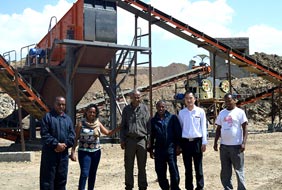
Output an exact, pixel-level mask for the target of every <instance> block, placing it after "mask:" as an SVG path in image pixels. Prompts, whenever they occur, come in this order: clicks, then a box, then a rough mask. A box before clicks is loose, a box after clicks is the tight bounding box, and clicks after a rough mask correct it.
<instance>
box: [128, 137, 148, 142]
mask: <svg viewBox="0 0 282 190" xmlns="http://www.w3.org/2000/svg"><path fill="white" fill-rule="evenodd" d="M128 138H130V139H134V140H138V141H140V140H143V139H145V137H131V136H128Z"/></svg>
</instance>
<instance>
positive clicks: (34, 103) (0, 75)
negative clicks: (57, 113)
mask: <svg viewBox="0 0 282 190" xmlns="http://www.w3.org/2000/svg"><path fill="white" fill-rule="evenodd" d="M0 87H1V88H2V89H3V90H4V91H5V92H6V93H7V94H9V96H11V97H12V98H13V99H14V100H19V101H20V104H21V106H22V108H23V109H24V110H25V111H27V112H28V113H29V114H31V115H33V116H34V117H35V118H36V119H41V118H42V117H43V115H44V114H45V113H46V112H48V111H49V108H48V107H47V106H46V104H45V103H44V102H43V100H42V99H41V98H40V95H39V94H38V93H37V92H36V91H35V90H34V89H33V88H32V87H31V86H30V85H29V84H28V83H27V82H26V81H25V80H24V78H23V77H22V76H21V75H20V74H19V73H18V72H17V70H15V69H14V68H13V67H12V66H11V65H9V64H8V62H7V61H6V60H5V59H4V58H3V57H2V55H0ZM17 89H18V90H17Z"/></svg>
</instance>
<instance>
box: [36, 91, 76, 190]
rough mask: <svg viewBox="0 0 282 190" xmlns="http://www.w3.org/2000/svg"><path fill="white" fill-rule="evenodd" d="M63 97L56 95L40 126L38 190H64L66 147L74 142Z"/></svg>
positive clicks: (73, 134) (66, 165) (66, 164)
mask: <svg viewBox="0 0 282 190" xmlns="http://www.w3.org/2000/svg"><path fill="white" fill-rule="evenodd" d="M65 108H66V100H65V98H63V97H61V96H59V97H56V99H55V103H54V109H52V110H51V111H50V112H49V113H47V114H45V116H44V117H43V119H42V126H41V131H40V135H41V141H42V145H43V146H42V153H41V165H40V190H65V189H66V184H67V174H68V163H69V161H68V159H69V153H68V148H70V147H72V146H73V144H74V137H75V132H74V126H73V122H72V120H71V118H70V117H69V116H68V115H66V114H65V113H64V111H65Z"/></svg>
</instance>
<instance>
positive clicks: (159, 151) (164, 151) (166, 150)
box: [149, 100, 182, 190]
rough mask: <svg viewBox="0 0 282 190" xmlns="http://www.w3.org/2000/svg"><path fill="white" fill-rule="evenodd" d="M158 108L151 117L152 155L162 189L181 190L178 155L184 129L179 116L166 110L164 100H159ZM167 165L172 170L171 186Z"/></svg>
mask: <svg viewBox="0 0 282 190" xmlns="http://www.w3.org/2000/svg"><path fill="white" fill-rule="evenodd" d="M156 108H157V113H156V114H155V116H154V117H153V118H152V119H151V135H150V137H151V141H150V143H151V144H150V148H149V150H150V157H151V158H153V159H155V170H156V173H157V176H158V182H159V186H160V187H161V189H162V190H169V189H171V190H179V189H180V188H179V181H180V178H179V172H178V167H177V155H178V154H179V153H180V152H179V150H180V140H181V133H182V129H181V126H180V123H179V121H178V118H177V116H176V115H172V114H170V113H169V112H168V111H167V110H166V104H165V102H164V101H162V100H160V101H158V102H157V104H156ZM167 165H168V167H169V172H170V186H169V182H168V179H167V173H166V172H167ZM169 187H170V188H169Z"/></svg>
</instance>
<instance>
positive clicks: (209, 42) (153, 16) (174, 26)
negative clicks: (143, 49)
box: [117, 0, 282, 84]
mask: <svg viewBox="0 0 282 190" xmlns="http://www.w3.org/2000/svg"><path fill="white" fill-rule="evenodd" d="M117 5H118V6H119V7H121V8H123V9H125V10H127V11H129V12H131V13H133V14H135V15H138V16H140V17H141V18H143V19H145V20H148V21H149V20H151V22H152V23H153V24H155V25H157V26H159V27H161V28H163V29H165V30H167V31H169V32H171V33H173V34H175V35H177V36H179V37H181V38H183V39H185V40H187V41H190V42H192V43H194V44H196V45H197V46H198V47H202V48H204V49H206V50H208V51H210V52H213V53H216V55H218V56H220V57H222V58H225V59H230V61H231V62H232V63H234V64H237V65H238V66H239V67H242V68H243V69H245V70H247V71H249V72H251V73H255V74H257V75H258V76H261V77H263V78H265V79H267V80H269V81H271V82H273V83H275V84H280V83H281V81H282V75H281V73H279V72H277V71H275V70H273V69H271V68H269V67H267V66H265V65H263V64H261V63H260V62H259V61H257V60H255V59H253V58H251V57H250V56H247V55H245V54H244V53H241V52H240V51H238V50H235V49H233V48H232V47H230V46H228V45H226V44H224V43H222V42H220V41H218V40H217V39H215V38H212V37H211V36H208V35H206V34H205V33H203V32H201V31H199V30H197V29H195V28H193V27H191V26H189V25H188V24H185V23H183V22H181V21H180V20H177V19H176V18H174V17H172V16H170V15H167V14H166V13H164V12H162V11H160V10H158V9H156V8H154V7H151V6H150V5H148V4H146V3H144V2H142V1H140V0H119V1H118V3H117Z"/></svg>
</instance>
